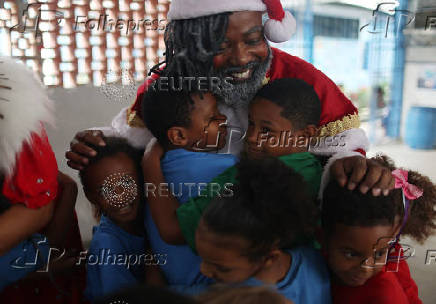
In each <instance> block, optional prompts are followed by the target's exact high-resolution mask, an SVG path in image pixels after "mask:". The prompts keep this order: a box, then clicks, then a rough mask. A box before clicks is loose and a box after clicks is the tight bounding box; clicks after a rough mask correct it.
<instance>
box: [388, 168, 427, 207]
mask: <svg viewBox="0 0 436 304" xmlns="http://www.w3.org/2000/svg"><path fill="white" fill-rule="evenodd" d="M392 175H393V176H394V178H395V189H400V188H401V189H403V193H404V196H405V197H406V198H407V199H408V200H415V199H417V198H420V197H421V196H422V194H423V193H424V191H422V189H420V188H418V187H417V186H415V185H412V184H409V182H408V181H407V180H408V177H409V171H406V170H402V169H396V170H394V171H392Z"/></svg>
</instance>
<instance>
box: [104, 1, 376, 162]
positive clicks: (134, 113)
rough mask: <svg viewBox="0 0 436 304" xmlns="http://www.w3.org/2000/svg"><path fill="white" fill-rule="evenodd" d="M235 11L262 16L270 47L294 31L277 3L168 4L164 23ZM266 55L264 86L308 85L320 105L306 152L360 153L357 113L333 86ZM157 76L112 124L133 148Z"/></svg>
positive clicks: (301, 64)
mask: <svg viewBox="0 0 436 304" xmlns="http://www.w3.org/2000/svg"><path fill="white" fill-rule="evenodd" d="M236 11H260V12H267V13H268V17H269V19H268V20H267V21H266V22H265V25H264V29H265V36H266V37H267V38H268V39H269V40H271V41H273V42H284V41H286V40H289V38H290V37H291V36H292V34H293V33H294V32H295V26H296V24H295V19H294V18H293V16H292V14H291V13H290V12H289V11H286V12H285V11H284V10H283V7H282V5H281V3H280V1H279V0H221V1H216V0H201V1H200V0H173V1H172V2H171V4H170V9H169V12H168V19H170V20H177V19H187V18H196V17H201V16H207V15H212V14H218V13H222V12H236ZM272 52H273V54H272V55H273V58H272V63H271V67H270V69H269V71H268V72H267V74H266V77H265V81H264V83H267V82H269V81H272V80H274V79H279V78H298V79H301V80H304V81H306V82H307V83H309V84H310V85H312V86H313V87H314V89H315V91H316V92H317V94H318V97H319V99H320V100H321V107H322V113H321V120H320V122H319V127H320V130H321V133H320V140H319V142H318V144H317V145H316V146H315V147H313V148H311V152H312V153H314V154H319V155H332V154H336V153H337V152H342V153H344V151H347V152H353V151H358V152H360V153H361V154H365V151H366V150H367V149H368V147H369V142H368V139H367V137H366V135H365V132H364V131H363V130H362V129H359V125H360V121H359V115H358V111H357V109H356V107H354V105H353V104H352V103H351V101H350V100H349V99H348V98H347V97H345V96H344V94H343V93H342V92H341V91H340V90H339V88H338V87H337V86H336V84H335V83H334V82H333V81H332V80H330V79H329V78H328V77H327V76H326V75H325V74H323V73H322V72H321V71H319V70H317V69H316V68H315V67H314V66H313V65H311V64H310V63H308V62H306V61H304V60H302V59H300V58H298V57H295V56H292V55H289V54H287V53H285V52H283V51H280V50H278V49H275V48H273V49H272ZM157 77H158V76H157V75H154V76H152V79H148V80H147V81H146V82H145V83H144V84H143V85H142V86H141V87H140V88H139V89H138V94H137V97H136V101H135V103H134V104H133V105H132V106H131V107H130V108H126V109H124V110H123V111H122V112H121V113H120V115H118V116H117V117H116V118H115V119H114V120H113V122H112V128H113V129H115V130H116V131H117V133H118V135H120V136H124V137H127V138H128V139H129V140H130V142H131V144H133V145H136V146H141V145H142V146H143V145H145V144H146V142H147V141H148V140H149V139H150V138H151V134H150V133H149V132H148V133H147V134H145V133H144V132H142V133H143V134H144V135H141V133H140V132H139V131H138V130H140V129H141V128H144V124H143V122H142V113H141V101H142V97H143V94H144V92H145V91H146V90H147V87H148V85H149V84H150V83H151V81H153V80H154V79H156V78H157ZM241 125H244V124H241ZM128 126H130V127H133V128H128ZM351 154H352V153H351ZM346 155H347V154H346ZM346 155H345V156H346Z"/></svg>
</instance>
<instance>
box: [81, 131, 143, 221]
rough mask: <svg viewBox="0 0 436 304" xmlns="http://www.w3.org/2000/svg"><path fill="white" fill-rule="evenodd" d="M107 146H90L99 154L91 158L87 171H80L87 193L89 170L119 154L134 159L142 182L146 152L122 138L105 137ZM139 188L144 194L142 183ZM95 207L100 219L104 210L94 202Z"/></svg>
mask: <svg viewBox="0 0 436 304" xmlns="http://www.w3.org/2000/svg"><path fill="white" fill-rule="evenodd" d="M105 143H106V145H105V146H96V145H92V144H89V147H90V148H91V149H93V150H94V151H96V152H97V155H96V156H94V157H92V158H89V163H88V165H87V167H86V168H85V169H83V170H82V171H79V178H80V182H81V183H82V186H83V190H84V192H85V193H86V192H87V191H90V189H89V188H88V180H87V173H88V172H89V170H91V169H92V168H91V166H92V165H93V164H96V163H98V162H99V161H101V160H102V159H104V158H107V157H112V156H114V155H117V154H119V153H124V154H126V155H127V156H128V157H129V158H131V159H132V161H133V162H134V163H135V164H136V165H137V168H136V170H137V172H138V175H139V178H140V181H142V180H143V179H142V169H141V160H142V155H143V154H144V151H141V150H138V149H136V148H134V147H132V146H131V145H130V144H129V143H128V142H127V140H126V139H124V138H121V137H105ZM138 187H139V189H138V190H139V193H142V182H141V183H139V184H138ZM90 203H91V204H92V205H93V207H94V217H95V218H96V219H100V217H101V214H102V210H101V208H100V207H99V206H96V205H95V204H94V203H93V202H90Z"/></svg>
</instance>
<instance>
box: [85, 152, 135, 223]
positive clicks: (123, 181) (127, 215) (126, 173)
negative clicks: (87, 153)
mask: <svg viewBox="0 0 436 304" xmlns="http://www.w3.org/2000/svg"><path fill="white" fill-rule="evenodd" d="M85 180H86V189H85V194H86V196H87V198H88V199H89V201H90V202H91V203H92V204H94V205H96V206H97V208H100V209H101V210H102V212H104V213H105V214H106V215H107V216H108V217H109V218H110V219H112V220H113V221H114V222H115V223H127V222H131V221H133V220H135V219H136V216H137V212H138V207H139V204H140V198H141V194H140V193H139V188H138V185H139V183H140V182H141V181H140V180H139V176H138V171H137V166H136V164H135V163H134V162H133V160H132V159H131V158H130V157H129V156H128V155H126V154H125V153H118V154H115V155H113V156H110V157H106V158H103V159H101V160H100V161H98V162H96V163H94V164H92V165H90V166H88V167H87V168H86V173H85Z"/></svg>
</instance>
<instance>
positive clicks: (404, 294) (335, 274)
mask: <svg viewBox="0 0 436 304" xmlns="http://www.w3.org/2000/svg"><path fill="white" fill-rule="evenodd" d="M377 159H378V160H379V161H380V162H381V163H382V164H384V165H387V166H388V167H389V168H390V169H391V170H394V169H395V167H394V166H393V163H392V162H391V161H389V160H388V158H386V157H379V158H377ZM393 175H394V177H395V179H396V182H395V184H396V185H395V188H396V189H395V190H393V191H391V193H390V194H389V196H379V197H374V196H372V195H370V194H362V193H361V192H359V191H357V190H354V191H351V190H348V189H346V188H343V187H340V186H339V185H338V184H337V183H336V181H330V182H329V183H328V185H327V187H326V188H325V190H324V191H323V201H322V226H323V234H324V237H323V242H324V251H325V254H326V258H327V261H328V265H329V267H330V269H331V271H332V286H333V289H332V293H333V300H334V303H337V304H341V303H344V304H345V303H347V304H350V303H351V304H360V303H362V304H363V303H376V304H381V303H422V302H421V300H420V299H419V298H418V289H417V286H416V284H415V282H414V281H413V279H412V278H411V276H410V271H409V268H408V266H407V263H406V261H405V260H404V258H405V257H407V254H408V252H407V249H404V248H402V247H401V246H400V245H399V243H398V241H399V238H400V235H407V236H410V237H412V238H414V239H415V240H417V241H418V242H422V241H424V240H425V239H426V238H427V237H429V236H430V235H431V234H432V233H434V231H435V229H436V224H435V222H434V221H435V219H436V211H435V206H436V185H435V184H433V183H432V182H431V181H430V179H429V178H428V177H425V176H422V175H421V174H419V173H418V172H415V171H405V170H402V169H396V170H394V171H393Z"/></svg>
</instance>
